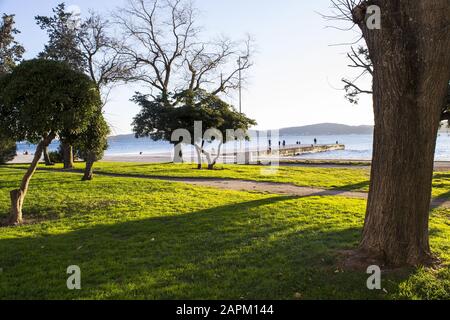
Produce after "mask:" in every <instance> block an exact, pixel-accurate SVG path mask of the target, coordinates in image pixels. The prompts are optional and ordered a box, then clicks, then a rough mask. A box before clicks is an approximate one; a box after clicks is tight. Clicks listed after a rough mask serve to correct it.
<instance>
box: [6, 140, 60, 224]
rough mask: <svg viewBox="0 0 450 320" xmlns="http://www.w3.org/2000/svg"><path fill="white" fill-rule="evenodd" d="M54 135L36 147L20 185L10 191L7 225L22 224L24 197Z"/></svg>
mask: <svg viewBox="0 0 450 320" xmlns="http://www.w3.org/2000/svg"><path fill="white" fill-rule="evenodd" d="M55 136H56V135H55V134H50V135H49V136H48V137H46V138H44V139H43V140H42V141H41V142H40V143H39V144H38V145H37V147H36V152H35V153H34V158H33V161H32V163H31V164H30V167H29V168H28V170H27V172H26V173H25V175H24V177H23V178H22V183H21V185H20V188H19V189H16V190H12V191H11V192H10V196H11V216H10V221H9V224H11V225H21V224H22V223H23V214H22V208H23V203H24V200H25V196H26V195H27V192H28V187H29V184H30V180H31V178H32V177H33V174H34V173H35V172H36V168H37V165H38V164H39V161H40V160H41V157H42V153H43V150H44V148H45V147H47V146H48V145H49V144H50V143H51V142H52V140H53V139H54V138H55Z"/></svg>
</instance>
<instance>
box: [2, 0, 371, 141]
mask: <svg viewBox="0 0 450 320" xmlns="http://www.w3.org/2000/svg"><path fill="white" fill-rule="evenodd" d="M125 1H126V0H95V1H92V0H69V1H66V5H67V6H77V7H79V8H80V11H81V14H82V15H83V14H87V13H88V11H89V10H90V9H92V10H95V11H98V12H100V13H102V14H104V15H108V14H109V13H110V12H111V11H113V10H115V9H116V8H118V7H121V6H123V5H124V4H125ZM60 2H62V0H0V13H1V12H4V13H8V14H15V15H16V22H17V24H16V27H17V28H18V29H19V30H20V31H21V34H20V35H19V36H18V40H19V41H20V42H21V43H22V44H23V45H24V46H25V48H26V50H27V53H26V55H25V58H26V59H31V58H34V57H36V55H37V54H38V53H39V52H40V51H42V49H43V47H44V44H45V43H46V42H47V40H48V39H47V36H46V34H45V32H43V31H42V30H40V28H39V27H38V26H37V25H36V23H35V20H34V16H36V15H51V13H52V12H51V10H52V8H53V7H55V6H56V5H57V4H58V3H60ZM194 3H195V5H196V7H197V8H198V9H199V11H200V16H199V18H198V24H199V25H201V26H202V27H203V30H204V36H205V38H213V37H216V36H220V35H225V36H228V37H230V38H232V39H242V38H244V37H245V36H246V34H250V35H251V36H252V38H253V39H254V40H255V42H256V49H257V50H256V51H257V52H256V54H255V56H254V59H253V60H254V62H255V65H254V66H253V67H252V69H251V70H250V73H249V80H248V83H247V84H246V87H245V88H244V90H243V102H242V103H243V105H242V111H243V112H244V113H245V114H246V115H247V116H249V117H251V118H253V119H256V121H257V122H258V126H257V127H256V129H261V130H269V129H278V128H285V127H291V126H301V125H309V124H315V123H323V122H333V123H342V124H348V125H363V124H369V125H370V124H373V111H372V101H371V97H370V96H366V97H363V98H362V99H361V101H360V103H359V104H358V105H356V106H355V105H352V104H350V103H349V102H348V101H347V100H346V99H345V98H344V95H345V92H344V91H343V90H342V87H343V85H342V83H341V79H342V78H343V77H350V78H351V76H352V75H354V71H353V70H351V68H349V67H348V66H347V65H348V60H347V59H346V55H345V54H346V52H347V51H349V49H350V44H351V43H352V42H353V41H354V40H355V38H357V34H356V33H355V32H351V31H342V30H338V29H336V28H330V27H329V26H330V25H331V24H332V23H331V22H329V21H325V20H324V19H323V18H322V16H321V15H320V14H319V13H324V14H327V13H330V1H329V0H315V1H311V0H279V1H275V0H226V1H224V0H196V1H195V0H194ZM364 85H365V86H366V87H367V86H369V85H370V82H369V80H367V81H366V83H365V84H364ZM139 89H141V88H140V87H139V86H124V85H122V86H119V87H117V88H115V89H114V90H113V92H112V94H111V97H110V101H109V102H108V105H107V106H106V109H105V114H106V117H107V120H108V122H109V123H110V124H111V127H112V131H113V134H127V133H131V132H132V127H131V122H132V120H133V117H134V116H135V115H136V114H137V113H138V112H139V107H138V106H137V105H135V104H134V103H133V102H131V101H130V98H131V97H132V96H133V93H134V92H135V91H136V90H139ZM225 100H226V101H227V102H229V103H231V104H233V105H235V106H237V105H238V99H237V94H232V95H230V96H229V97H226V98H225Z"/></svg>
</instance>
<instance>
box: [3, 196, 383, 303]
mask: <svg viewBox="0 0 450 320" xmlns="http://www.w3.org/2000/svg"><path fill="white" fill-rule="evenodd" d="M294 198H295V197H286V196H279V197H272V198H268V199H261V200H255V201H249V202H244V203H239V204H233V205H225V206H221V207H216V208H212V209H208V210H201V211H197V212H193V213H190V214H184V215H177V216H167V217H157V218H148V219H145V220H139V221H128V222H119V223H115V224H111V225H96V226H94V227H91V228H88V229H80V230H75V231H71V232H68V233H64V234H51V233H52V232H51V231H49V232H48V233H49V234H48V235H40V236H38V237H33V238H31V237H28V238H12V239H2V240H0V261H1V265H0V267H1V268H3V272H2V274H1V277H2V281H0V298H9V299H11V298H12V299H31V298H40V299H63V298H64V299H65V298H68V299H86V298H87V299H90V298H99V299H292V298H293V297H294V295H295V296H296V297H299V296H301V297H302V298H304V299H313V298H325V299H326V298H335V299H339V298H383V297H384V293H380V292H372V291H369V290H368V289H367V288H366V279H367V275H366V274H364V273H348V272H342V271H340V270H336V267H335V260H336V252H338V251H339V250H342V249H349V248H352V247H354V246H356V245H357V243H358V240H359V237H360V229H359V228H354V227H342V226H341V227H338V226H337V227H336V226H333V225H331V224H329V223H327V222H326V221H325V222H318V221H317V222H312V223H308V224H306V223H305V224H300V223H299V222H298V221H297V220H296V219H292V220H290V219H289V218H286V219H280V217H277V216H275V215H274V216H271V215H270V209H269V210H268V209H267V208H266V209H263V208H264V207H265V206H268V205H271V204H274V203H276V202H282V201H289V200H292V199H294ZM261 212H262V213H261ZM299 214H302V213H299ZM311 219H314V216H311ZM70 265H78V266H80V267H81V270H82V290H81V291H69V290H68V289H67V287H66V279H67V277H68V275H67V274H66V268H67V267H68V266H70ZM389 289H390V288H389Z"/></svg>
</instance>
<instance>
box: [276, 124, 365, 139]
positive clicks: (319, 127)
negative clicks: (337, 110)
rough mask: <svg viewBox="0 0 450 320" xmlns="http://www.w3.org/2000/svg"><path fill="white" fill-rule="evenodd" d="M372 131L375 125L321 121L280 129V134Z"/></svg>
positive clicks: (308, 134) (331, 133)
mask: <svg viewBox="0 0 450 320" xmlns="http://www.w3.org/2000/svg"><path fill="white" fill-rule="evenodd" d="M372 133H373V126H367V125H364V126H347V125H344V124H338V123H320V124H313V125H309V126H302V127H291V128H283V129H280V135H283V136H320V135H322V136H325V135H346V134H372Z"/></svg>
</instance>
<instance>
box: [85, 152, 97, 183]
mask: <svg viewBox="0 0 450 320" xmlns="http://www.w3.org/2000/svg"><path fill="white" fill-rule="evenodd" d="M94 163H95V157H94V155H93V154H92V153H89V154H88V155H87V157H86V167H85V168H84V175H83V178H82V180H83V181H91V180H92V179H93V178H94Z"/></svg>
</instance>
